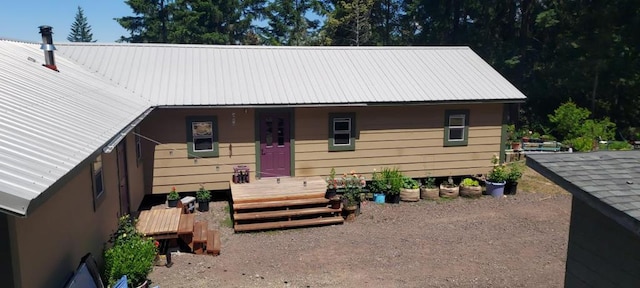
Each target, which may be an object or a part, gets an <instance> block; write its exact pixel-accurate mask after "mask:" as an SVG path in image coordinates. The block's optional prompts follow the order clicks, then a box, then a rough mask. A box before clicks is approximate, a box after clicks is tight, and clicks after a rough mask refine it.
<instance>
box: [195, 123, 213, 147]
mask: <svg viewBox="0 0 640 288" xmlns="http://www.w3.org/2000/svg"><path fill="white" fill-rule="evenodd" d="M196 123H211V135H210V136H196V135H193V128H194V125H195V124H196ZM214 124H215V123H213V122H212V121H192V122H191V135H192V136H193V144H192V145H193V152H211V151H214V149H215V145H214V139H215V138H214V137H213V133H215V131H214V129H213V125H214ZM197 139H211V149H196V140H197Z"/></svg>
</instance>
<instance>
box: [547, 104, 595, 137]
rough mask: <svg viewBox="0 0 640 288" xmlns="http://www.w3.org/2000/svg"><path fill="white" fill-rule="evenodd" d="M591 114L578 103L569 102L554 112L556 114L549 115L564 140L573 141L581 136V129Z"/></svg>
mask: <svg viewBox="0 0 640 288" xmlns="http://www.w3.org/2000/svg"><path fill="white" fill-rule="evenodd" d="M590 114H591V112H589V110H587V109H585V108H581V107H578V105H576V103H574V102H573V101H572V100H569V101H568V102H566V103H563V104H562V105H560V107H558V108H557V109H556V110H554V114H552V115H548V117H549V121H550V122H551V123H553V124H555V126H556V127H555V131H556V132H558V135H559V136H560V137H561V138H563V139H573V138H576V137H578V136H580V129H581V127H582V124H583V123H584V121H585V120H587V118H588V117H589V115H590Z"/></svg>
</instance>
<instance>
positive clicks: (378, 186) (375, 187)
mask: <svg viewBox="0 0 640 288" xmlns="http://www.w3.org/2000/svg"><path fill="white" fill-rule="evenodd" d="M386 187H387V182H386V179H384V175H382V173H380V172H378V171H377V170H376V169H373V176H371V183H369V191H371V193H373V200H374V201H375V202H376V203H379V204H383V203H384V202H385V194H384V193H385V191H386Z"/></svg>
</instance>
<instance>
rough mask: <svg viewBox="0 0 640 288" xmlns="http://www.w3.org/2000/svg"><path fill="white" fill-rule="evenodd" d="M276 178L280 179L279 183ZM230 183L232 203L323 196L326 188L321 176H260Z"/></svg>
mask: <svg viewBox="0 0 640 288" xmlns="http://www.w3.org/2000/svg"><path fill="white" fill-rule="evenodd" d="M277 179H280V183H278V180H277ZM305 182H306V185H305ZM230 185H231V197H232V199H233V203H234V204H237V203H248V202H263V201H281V200H294V199H307V198H323V197H324V192H325V190H326V183H325V181H324V180H323V179H322V178H321V177H300V178H296V177H279V178H261V179H260V180H254V181H253V182H251V183H243V184H235V183H233V182H232V183H231V184H230Z"/></svg>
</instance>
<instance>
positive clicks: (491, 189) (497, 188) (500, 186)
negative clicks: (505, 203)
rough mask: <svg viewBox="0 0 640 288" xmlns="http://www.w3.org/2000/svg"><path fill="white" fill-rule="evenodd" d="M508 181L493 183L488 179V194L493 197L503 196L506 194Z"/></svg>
mask: <svg viewBox="0 0 640 288" xmlns="http://www.w3.org/2000/svg"><path fill="white" fill-rule="evenodd" d="M505 184H507V183H506V182H502V183H493V182H489V181H487V194H489V195H491V196H493V198H502V196H504V186H505Z"/></svg>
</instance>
